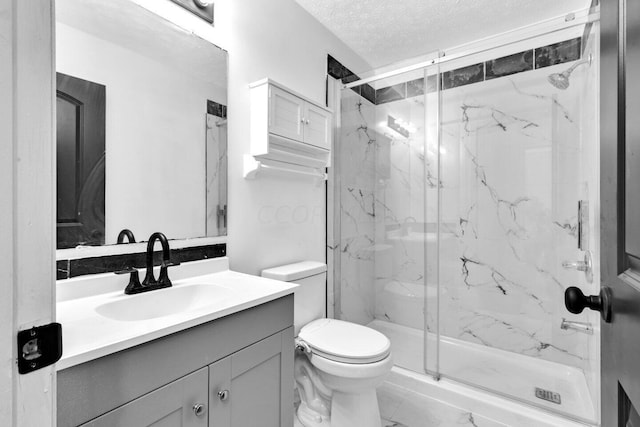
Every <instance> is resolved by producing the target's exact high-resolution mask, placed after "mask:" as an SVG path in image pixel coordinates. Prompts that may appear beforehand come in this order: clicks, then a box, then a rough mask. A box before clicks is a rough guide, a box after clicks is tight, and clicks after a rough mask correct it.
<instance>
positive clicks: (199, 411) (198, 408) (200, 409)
mask: <svg viewBox="0 0 640 427" xmlns="http://www.w3.org/2000/svg"><path fill="white" fill-rule="evenodd" d="M206 411H207V407H206V406H204V405H203V404H202V403H196V404H195V405H193V413H194V414H196V417H201V416H202V415H204V413H205V412H206Z"/></svg>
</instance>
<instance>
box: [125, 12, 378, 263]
mask: <svg viewBox="0 0 640 427" xmlns="http://www.w3.org/2000/svg"><path fill="white" fill-rule="evenodd" d="M132 1H134V2H135V3H138V4H140V5H142V6H143V7H145V8H147V9H149V10H152V11H154V12H156V13H158V14H159V15H161V16H165V17H167V18H168V19H170V20H172V21H173V22H175V23H176V24H178V25H180V26H182V27H183V28H186V29H188V30H189V31H192V32H194V33H196V34H198V35H199V36H201V37H203V38H204V39H206V40H209V41H211V42H212V43H215V44H217V45H218V46H220V47H222V48H223V49H226V50H228V51H229V91H228V100H229V102H228V106H229V110H228V114H229V117H228V126H229V216H228V225H229V228H228V233H229V236H228V239H227V242H228V254H229V256H230V259H231V268H232V269H234V270H236V271H241V272H244V273H250V274H258V273H259V272H260V270H262V269H263V268H265V267H271V266H275V265H278V264H283V263H288V262H292V261H298V260H303V259H309V260H317V261H324V260H325V222H326V212H325V211H326V197H325V189H324V187H319V188H318V187H314V186H313V184H309V183H303V182H296V181H295V180H291V181H285V180H279V179H275V178H263V179H261V180H257V181H247V180H245V179H244V178H243V177H242V156H243V155H244V154H245V153H248V152H249V144H250V141H249V126H248V119H249V111H250V105H249V88H248V85H249V83H251V82H254V81H256V80H259V79H262V78H264V77H270V78H272V79H274V80H276V81H277V82H279V83H281V84H284V85H285V86H288V87H289V88H291V89H293V90H295V91H297V92H300V93H302V94H304V95H306V96H308V97H310V98H312V99H314V100H316V101H318V102H322V103H324V100H325V78H326V72H327V63H326V61H327V54H331V55H332V56H333V57H334V58H336V59H337V60H338V61H340V62H341V63H342V64H344V65H345V66H347V67H348V68H349V69H351V70H352V71H353V72H355V73H358V74H359V73H362V72H364V71H368V70H370V69H371V67H370V66H369V64H367V63H366V62H365V61H364V60H363V59H362V58H360V57H359V56H358V55H356V54H355V52H353V51H352V50H351V49H350V48H349V47H347V46H346V45H345V44H344V43H342V42H341V41H340V40H338V39H337V38H336V37H335V36H334V35H333V34H331V33H330V32H329V31H328V30H327V29H326V28H325V27H324V26H322V25H321V24H320V23H319V22H318V21H316V20H315V19H314V18H312V17H311V15H309V14H308V13H307V12H306V11H304V9H302V8H301V7H300V6H299V5H298V4H297V3H295V1H294V0H232V1H230V0H218V1H216V2H215V18H214V19H215V27H214V28H211V27H209V26H208V25H207V24H206V23H205V22H204V21H202V20H198V19H194V18H192V15H190V14H189V12H186V11H185V10H184V9H182V8H180V7H179V6H176V5H174V4H172V3H169V2H168V1H165V2H158V1H157V0H132Z"/></svg>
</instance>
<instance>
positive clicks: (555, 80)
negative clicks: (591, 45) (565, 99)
mask: <svg viewBox="0 0 640 427" xmlns="http://www.w3.org/2000/svg"><path fill="white" fill-rule="evenodd" d="M591 61H592V56H591V54H589V57H588V58H587V59H583V60H582V61H578V62H576V63H575V64H573V65H572V66H571V67H569V68H568V69H567V70H565V71H563V72H562V73H553V74H550V75H549V76H548V77H547V80H549V83H551V84H552V85H553V86H554V87H556V88H558V89H561V90H565V89H567V88H568V87H569V77H570V76H571V73H573V70H575V69H576V68H578V66H580V65H582V64H589V65H591Z"/></svg>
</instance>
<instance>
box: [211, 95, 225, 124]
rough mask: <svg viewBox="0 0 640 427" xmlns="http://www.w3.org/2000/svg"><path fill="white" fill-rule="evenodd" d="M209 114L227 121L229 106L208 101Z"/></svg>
mask: <svg viewBox="0 0 640 427" xmlns="http://www.w3.org/2000/svg"><path fill="white" fill-rule="evenodd" d="M207 114H213V115H214V116H217V117H221V118H223V119H226V118H227V106H226V105H224V104H219V103H217V102H215V101H210V100H208V99H207Z"/></svg>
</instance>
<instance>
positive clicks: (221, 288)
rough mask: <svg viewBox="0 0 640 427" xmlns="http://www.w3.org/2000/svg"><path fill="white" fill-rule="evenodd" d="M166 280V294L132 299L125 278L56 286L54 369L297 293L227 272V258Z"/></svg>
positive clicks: (191, 266)
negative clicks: (58, 335) (59, 348)
mask: <svg viewBox="0 0 640 427" xmlns="http://www.w3.org/2000/svg"><path fill="white" fill-rule="evenodd" d="M183 266H184V267H183ZM174 271H175V273H174ZM141 273H142V272H141ZM169 276H170V277H171V279H172V281H173V286H172V287H171V288H167V289H159V290H154V291H150V292H145V293H141V294H137V295H125V294H124V292H123V291H124V287H125V286H126V284H127V282H128V280H129V276H128V275H123V276H116V275H114V274H101V275H93V276H85V277H81V278H77V279H67V280H64V281H59V282H58V283H57V289H58V295H57V300H58V302H57V308H56V310H57V322H59V323H61V324H62V338H63V343H62V344H63V353H62V358H61V359H60V360H59V361H58V362H57V364H56V369H57V370H58V371H60V370H63V369H66V368H69V367H71V366H74V365H78V364H81V363H84V362H87V361H89V360H93V359H97V358H99V357H102V356H106V355H109V354H112V353H115V352H117V351H121V350H124V349H127V348H130V347H134V346H136V345H140V344H143V343H145V342H148V341H151V340H154V339H157V338H160V337H163V336H166V335H169V334H172V333H175V332H178V331H181V330H184V329H187V328H190V327H193V326H197V325H199V324H202V323H205V322H210V321H212V320H215V319H218V318H220V317H223V316H228V315H230V314H233V313H236V312H239V311H242V310H245V309H248V308H251V307H255V306H257V305H260V304H263V303H265V302H268V301H272V300H275V299H277V298H280V297H283V296H285V295H288V294H291V293H293V292H294V290H295V288H296V287H297V285H295V284H293V283H287V282H280V281H277V280H271V279H266V278H262V277H257V276H252V275H249V274H243V273H237V272H234V271H230V270H229V269H228V259H227V258H217V259H214V260H205V261H196V262H192V263H184V264H183V265H182V266H180V267H177V268H175V269H174V270H170V271H169ZM165 310H166V311H165Z"/></svg>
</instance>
